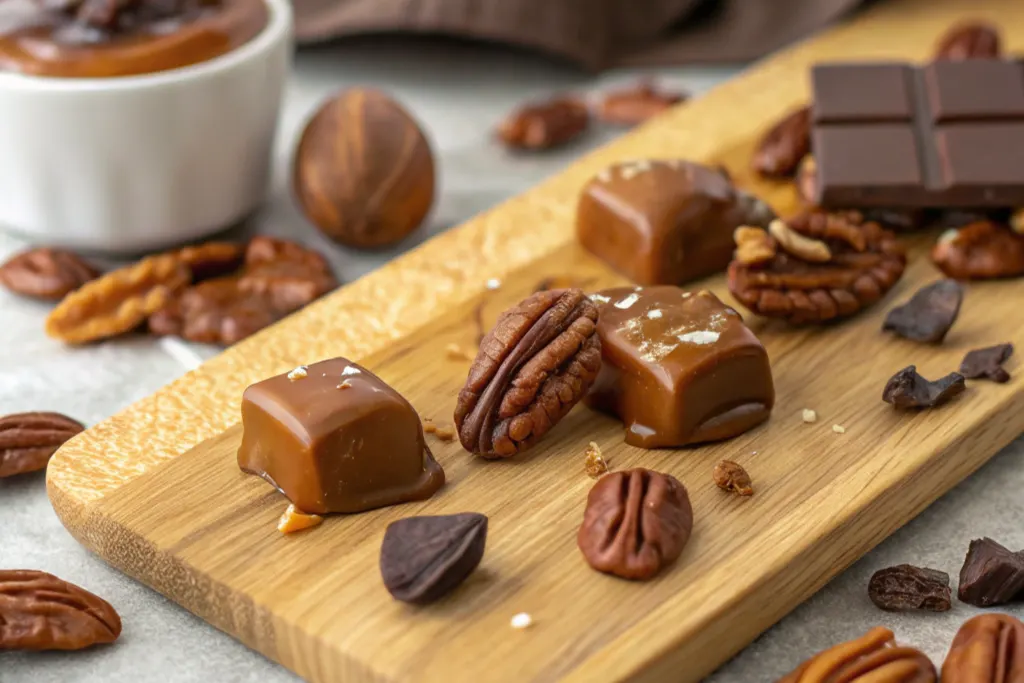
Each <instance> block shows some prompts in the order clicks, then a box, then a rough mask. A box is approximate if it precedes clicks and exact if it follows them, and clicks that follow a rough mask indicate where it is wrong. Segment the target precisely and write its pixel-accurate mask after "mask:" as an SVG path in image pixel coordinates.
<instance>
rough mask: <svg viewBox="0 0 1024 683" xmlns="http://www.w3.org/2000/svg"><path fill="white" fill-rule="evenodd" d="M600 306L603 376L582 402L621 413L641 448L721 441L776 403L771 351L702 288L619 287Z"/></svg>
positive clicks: (602, 295)
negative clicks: (696, 290) (770, 363)
mask: <svg viewBox="0 0 1024 683" xmlns="http://www.w3.org/2000/svg"><path fill="white" fill-rule="evenodd" d="M591 298H592V299H594V300H595V301H596V302H597V303H598V304H599V305H600V307H601V312H600V318H599V320H598V325H597V333H598V336H599V337H600V339H601V354H602V364H601V372H600V374H599V375H598V378H597V381H596V382H595V383H594V386H593V388H592V389H591V393H590V396H589V397H588V399H587V401H588V404H589V405H591V406H592V407H594V408H596V409H598V410H602V411H605V412H608V413H611V414H613V415H616V416H618V417H619V418H620V419H621V420H622V421H623V423H625V427H626V443H628V444H630V445H632V446H639V447H641V448H663V447H679V446H685V445H687V444H694V443H701V442H706V441H719V440H721V439H728V438H731V437H734V436H736V435H738V434H742V433H743V432H745V431H747V430H748V429H750V428H751V427H754V426H755V425H758V424H760V423H761V422H764V421H765V420H766V419H767V418H768V414H769V413H770V412H771V409H772V406H773V405H774V403H775V388H774V385H773V383H772V371H771V366H770V365H769V363H768V354H767V353H766V352H765V350H764V347H763V346H762V345H761V342H760V341H758V339H757V337H755V336H754V333H753V332H751V331H750V330H749V329H748V328H747V326H746V325H744V324H743V319H742V318H741V317H740V314H739V313H737V312H736V311H734V310H733V309H731V308H729V307H728V306H726V305H725V304H723V303H722V302H721V301H719V300H718V298H717V297H716V296H715V295H714V294H712V293H711V292H708V291H706V290H704V291H700V292H697V293H692V292H686V291H683V290H682V289H679V288H678V287H667V286H661V287H620V288H616V289H608V290H605V291H603V292H599V293H597V294H593V295H591Z"/></svg>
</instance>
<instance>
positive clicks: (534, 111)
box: [498, 97, 590, 150]
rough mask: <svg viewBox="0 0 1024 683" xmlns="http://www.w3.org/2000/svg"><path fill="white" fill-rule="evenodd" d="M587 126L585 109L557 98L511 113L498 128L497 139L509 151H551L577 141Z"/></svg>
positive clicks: (579, 102) (581, 104)
mask: <svg viewBox="0 0 1024 683" xmlns="http://www.w3.org/2000/svg"><path fill="white" fill-rule="evenodd" d="M589 126H590V114H589V112H588V111H587V105H586V104H585V103H584V102H583V101H582V100H580V99H578V98H575V97H559V98H556V99H553V100H550V101H548V102H542V103H539V104H531V105H527V106H525V107H522V108H521V109H518V110H516V111H515V112H513V113H512V114H511V115H510V116H509V117H508V118H507V119H506V120H505V121H504V122H503V123H502V124H501V125H500V126H499V127H498V139H499V140H501V141H502V142H503V143H505V146H506V147H509V148H512V149H531V150H541V149H551V148H552V147H558V146H560V145H564V144H566V143H568V142H570V141H572V140H575V139H576V138H577V137H579V136H580V135H581V134H582V133H583V132H584V131H586V130H587V128H588V127H589Z"/></svg>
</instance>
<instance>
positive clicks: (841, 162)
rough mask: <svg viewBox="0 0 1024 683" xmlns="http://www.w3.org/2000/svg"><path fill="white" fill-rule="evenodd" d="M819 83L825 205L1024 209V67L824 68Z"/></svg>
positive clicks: (815, 77)
mask: <svg viewBox="0 0 1024 683" xmlns="http://www.w3.org/2000/svg"><path fill="white" fill-rule="evenodd" d="M811 81H812V88H813V92H814V107H813V121H814V129H813V132H812V141H811V147H812V151H813V154H814V158H815V160H816V162H817V173H818V183H817V196H816V197H815V199H816V201H817V203H818V204H819V205H820V206H823V207H826V208H868V207H888V208H945V207H1013V206H1022V205H1024V163H1021V159H1024V64H1021V63H1019V62H1013V61H1004V60H996V59H976V60H970V61H962V62H935V63H933V64H928V65H926V66H923V67H914V66H911V65H909V64H902V63H859V64H852V63H851V64H820V65H817V66H815V67H814V68H813V69H812V71H811Z"/></svg>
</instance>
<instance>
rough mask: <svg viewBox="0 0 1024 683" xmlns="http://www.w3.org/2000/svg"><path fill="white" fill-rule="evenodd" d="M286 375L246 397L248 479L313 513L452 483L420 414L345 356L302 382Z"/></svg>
mask: <svg viewBox="0 0 1024 683" xmlns="http://www.w3.org/2000/svg"><path fill="white" fill-rule="evenodd" d="M288 374H291V373H288ZM288 374H282V375H277V376H275V377H271V378H270V379H266V380H263V381H262V382H257V383H256V384H253V385H252V386H250V387H249V388H248V389H246V390H245V393H244V394H243V395H242V445H241V447H240V448H239V450H238V465H239V467H240V468H241V469H242V470H243V471H245V472H249V473H252V474H255V475H257V476H260V477H263V478H264V479H266V480H267V482H268V483H270V484H271V485H272V486H274V487H275V488H277V489H278V490H279V491H281V493H283V494H284V495H285V496H286V497H287V498H288V499H289V500H290V501H291V502H292V503H293V504H294V505H295V507H296V508H298V509H299V510H302V511H304V512H305V513H307V514H324V513H329V512H361V511H363V510H370V509H373V508H379V507H384V506H386V505H394V504H397V503H404V502H408V501H412V500H422V499H425V498H429V497H430V496H431V495H433V494H434V493H435V492H436V491H437V490H438V489H439V488H440V487H441V486H442V484H444V472H443V471H442V470H441V467H440V465H438V464H437V462H436V461H435V460H434V458H433V456H432V455H431V453H430V450H429V449H428V448H427V445H426V441H425V438H424V436H423V428H422V426H421V424H420V419H419V415H417V413H416V411H415V410H414V409H413V407H412V405H410V404H409V402H408V401H406V400H405V399H404V398H402V396H401V395H399V394H398V392H396V391H395V390H394V389H392V388H391V387H389V386H388V385H387V384H385V383H384V382H383V381H382V380H381V379H380V378H379V377H377V376H376V375H374V374H373V373H371V372H369V371H368V370H365V369H363V368H360V367H359V366H357V365H355V364H354V363H352V362H350V361H348V360H346V359H344V358H334V359H332V360H326V361H322V362H320V363H315V364H313V365H309V366H308V367H307V368H306V376H305V378H304V379H302V381H293V380H291V379H289V377H288ZM339 378H343V379H342V383H345V382H347V383H348V384H349V387H348V389H346V390H345V391H338V386H339V383H338V380H339Z"/></svg>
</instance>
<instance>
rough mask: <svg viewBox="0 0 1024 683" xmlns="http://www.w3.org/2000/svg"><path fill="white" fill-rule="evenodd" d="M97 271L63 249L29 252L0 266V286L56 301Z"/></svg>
mask: <svg viewBox="0 0 1024 683" xmlns="http://www.w3.org/2000/svg"><path fill="white" fill-rule="evenodd" d="M98 275H99V271H97V270H96V269H95V268H93V267H92V266H90V265H89V264H88V263H86V262H85V261H83V260H82V259H81V258H79V257H78V256H77V255H75V254H73V253H71V252H70V251H65V250H63V249H50V248H47V247H41V248H39V249H29V250H28V251H23V252H21V253H20V254H16V255H14V256H13V257H11V259H10V260H8V261H7V262H6V263H4V264H3V265H0V285H3V286H4V287H6V288H7V289H9V290H11V291H12V292H16V293H18V294H21V295H23V296H31V297H35V298H37V299H49V300H52V301H59V300H60V299H62V298H63V297H64V296H66V295H67V294H68V293H69V292H73V291H74V290H76V289H78V288H79V287H81V286H82V285H84V284H85V283H86V282H89V281H90V280H93V279H95V278H96V276H98Z"/></svg>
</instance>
